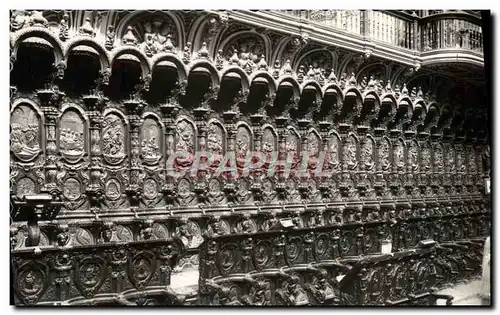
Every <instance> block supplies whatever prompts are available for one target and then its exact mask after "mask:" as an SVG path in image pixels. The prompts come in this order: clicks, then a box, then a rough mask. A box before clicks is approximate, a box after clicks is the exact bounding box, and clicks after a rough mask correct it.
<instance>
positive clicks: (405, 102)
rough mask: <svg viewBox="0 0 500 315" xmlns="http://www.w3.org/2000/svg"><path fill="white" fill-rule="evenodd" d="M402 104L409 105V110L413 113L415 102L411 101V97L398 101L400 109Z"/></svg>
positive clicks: (401, 98)
mask: <svg viewBox="0 0 500 315" xmlns="http://www.w3.org/2000/svg"><path fill="white" fill-rule="evenodd" d="M401 104H408V108H410V109H411V112H412V113H413V101H412V100H411V98H410V97H409V96H406V95H405V96H401V97H400V98H399V100H398V103H397V108H398V109H399V107H400V106H401Z"/></svg>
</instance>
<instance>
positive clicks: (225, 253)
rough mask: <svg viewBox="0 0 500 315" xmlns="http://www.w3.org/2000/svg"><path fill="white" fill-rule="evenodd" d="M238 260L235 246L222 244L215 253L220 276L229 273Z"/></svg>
mask: <svg viewBox="0 0 500 315" xmlns="http://www.w3.org/2000/svg"><path fill="white" fill-rule="evenodd" d="M238 260H239V253H238V246H237V245H236V244H231V243H230V244H224V245H223V246H222V247H221V248H220V249H219V251H218V252H217V264H218V266H219V270H220V273H221V274H226V273H227V272H229V271H231V269H232V268H233V267H234V266H235V265H236V263H237V261H238Z"/></svg>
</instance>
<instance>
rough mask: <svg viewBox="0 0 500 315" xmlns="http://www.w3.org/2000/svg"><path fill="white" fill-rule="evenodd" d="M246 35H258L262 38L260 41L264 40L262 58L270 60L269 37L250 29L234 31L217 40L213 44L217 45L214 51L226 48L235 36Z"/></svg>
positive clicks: (270, 45)
mask: <svg viewBox="0 0 500 315" xmlns="http://www.w3.org/2000/svg"><path fill="white" fill-rule="evenodd" d="M246 35H254V36H256V37H260V38H261V39H262V41H263V42H264V51H265V55H264V58H265V60H270V59H271V47H272V43H271V39H270V38H269V37H268V36H267V35H264V34H261V33H258V32H255V31H252V30H243V31H240V32H236V33H234V34H231V35H229V36H228V37H227V38H225V39H224V40H222V41H220V42H217V45H215V46H217V49H215V50H214V52H217V51H219V50H220V49H222V50H224V49H225V48H226V46H227V45H228V44H230V43H231V41H233V40H234V39H235V38H237V37H245V36H246ZM214 55H215V54H214Z"/></svg>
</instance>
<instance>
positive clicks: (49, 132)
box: [37, 85, 64, 197]
mask: <svg viewBox="0 0 500 315" xmlns="http://www.w3.org/2000/svg"><path fill="white" fill-rule="evenodd" d="M37 94H38V97H39V98H40V102H41V104H42V108H41V109H42V112H43V113H44V116H45V139H46V146H45V185H44V187H43V191H45V192H48V193H50V194H53V195H54V194H55V195H56V197H57V196H59V195H60V194H61V191H60V188H59V187H58V185H57V183H56V178H57V165H56V162H57V153H58V149H57V145H56V125H57V118H58V116H59V109H58V108H59V105H60V102H61V99H62V97H63V96H64V93H62V92H61V91H59V88H58V87H57V86H56V85H53V86H52V87H51V88H46V89H43V90H39V91H37Z"/></svg>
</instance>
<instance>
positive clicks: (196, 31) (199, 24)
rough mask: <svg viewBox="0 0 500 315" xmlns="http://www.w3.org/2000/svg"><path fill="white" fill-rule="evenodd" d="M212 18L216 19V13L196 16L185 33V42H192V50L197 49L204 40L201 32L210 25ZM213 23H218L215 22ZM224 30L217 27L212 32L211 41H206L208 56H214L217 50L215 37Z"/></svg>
mask: <svg viewBox="0 0 500 315" xmlns="http://www.w3.org/2000/svg"><path fill="white" fill-rule="evenodd" d="M212 19H215V20H216V21H217V20H218V15H217V14H208V15H202V16H199V17H197V18H196V19H195V20H194V22H193V23H192V26H191V27H190V28H189V33H188V34H187V38H186V43H187V42H190V43H191V44H192V46H191V47H192V49H193V51H198V50H199V49H200V48H201V44H202V43H203V41H204V38H203V33H204V31H205V29H206V28H207V27H210V25H209V23H210V21H211V20H212ZM215 23H218V21H217V22H215ZM223 31H224V28H223V27H217V32H216V33H215V34H214V37H213V38H212V41H211V42H207V48H208V51H209V56H210V57H211V58H214V57H215V55H216V52H217V50H216V49H217V45H214V43H216V42H217V38H218V37H219V35H220V34H221V33H222V32H223Z"/></svg>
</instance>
